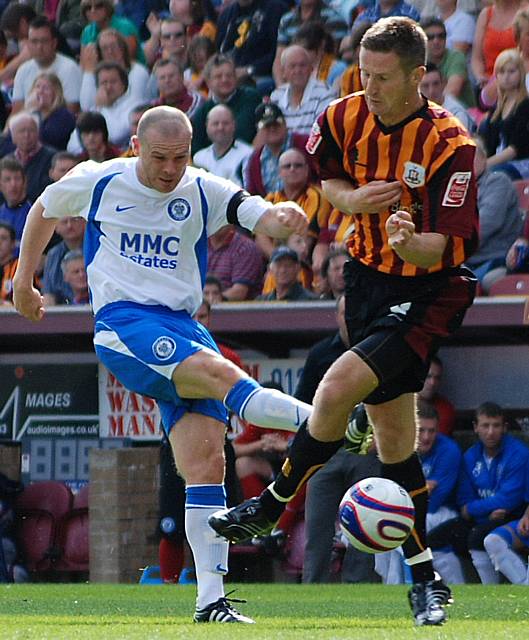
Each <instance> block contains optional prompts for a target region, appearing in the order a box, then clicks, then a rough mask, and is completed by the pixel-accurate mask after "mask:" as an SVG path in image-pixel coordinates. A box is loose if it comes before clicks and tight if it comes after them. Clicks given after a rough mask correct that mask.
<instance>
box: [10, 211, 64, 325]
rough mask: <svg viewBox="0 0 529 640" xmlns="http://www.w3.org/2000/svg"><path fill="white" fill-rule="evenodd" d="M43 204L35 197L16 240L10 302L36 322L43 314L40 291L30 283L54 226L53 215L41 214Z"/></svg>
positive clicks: (55, 221) (22, 313)
mask: <svg viewBox="0 0 529 640" xmlns="http://www.w3.org/2000/svg"><path fill="white" fill-rule="evenodd" d="M43 212H44V207H43V206H42V204H41V203H40V201H39V200H37V201H36V202H35V204H34V205H33V206H32V207H31V209H30V212H29V214H28V217H27V219H26V224H25V225H24V232H23V234H22V240H21V243H20V256H19V259H18V267H17V271H16V274H15V277H14V278H13V303H14V305H15V308H16V310H17V311H18V312H19V313H20V314H21V315H23V316H24V317H25V318H27V319H28V320H32V321H33V322H37V321H38V320H41V319H42V316H43V315H44V305H43V301H42V296H41V295H40V292H39V291H38V290H37V289H36V288H35V287H34V285H33V278H34V274H35V270H36V269H37V267H38V264H39V261H40V257H41V256H42V253H43V251H44V249H45V248H46V245H47V244H48V242H49V241H50V238H51V236H52V235H53V230H54V229H55V224H56V223H57V220H56V219H53V218H43V217H42V214H43Z"/></svg>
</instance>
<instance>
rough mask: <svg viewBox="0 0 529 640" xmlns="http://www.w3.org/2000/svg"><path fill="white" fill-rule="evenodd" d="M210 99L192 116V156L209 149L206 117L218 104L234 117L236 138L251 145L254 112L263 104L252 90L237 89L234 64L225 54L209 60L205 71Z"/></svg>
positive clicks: (253, 134)
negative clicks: (229, 110) (205, 148)
mask: <svg viewBox="0 0 529 640" xmlns="http://www.w3.org/2000/svg"><path fill="white" fill-rule="evenodd" d="M204 76H205V78H206V82H207V83H208V87H209V91H210V97H209V99H208V100H206V102H205V103H204V104H203V105H202V106H201V107H200V108H199V109H198V111H197V112H196V113H195V116H194V117H193V141H192V153H193V155H195V153H196V152H197V151H200V149H203V148H204V147H207V146H208V137H207V134H206V117H207V115H208V113H209V112H210V111H211V109H213V107H214V106H215V105H216V104H219V103H221V104H225V105H226V106H228V107H229V108H230V109H231V110H232V111H233V113H234V114H235V120H236V123H237V128H236V130H235V137H236V138H237V139H239V140H244V141H245V142H247V143H248V144H251V143H252V142H253V139H254V136H255V132H256V129H255V110H256V108H257V106H258V105H259V104H260V102H261V96H260V95H259V93H258V92H257V91H256V90H255V89H253V88H252V87H245V86H241V87H237V76H236V74H235V63H234V62H233V60H232V59H231V58H230V57H229V56H227V55H223V54H216V55H214V56H213V57H212V58H210V59H209V60H208V63H207V64H206V68H205V70H204Z"/></svg>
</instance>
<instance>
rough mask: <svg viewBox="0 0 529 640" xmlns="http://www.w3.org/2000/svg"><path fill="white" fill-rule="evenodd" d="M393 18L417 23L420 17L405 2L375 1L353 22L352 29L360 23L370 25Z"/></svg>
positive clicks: (414, 9) (396, 0) (399, 0)
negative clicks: (409, 19)
mask: <svg viewBox="0 0 529 640" xmlns="http://www.w3.org/2000/svg"><path fill="white" fill-rule="evenodd" d="M394 16H404V17H405V18H411V19H412V20H415V22H419V20H420V19H421V16H420V14H419V12H418V11H417V9H416V8H415V7H414V6H413V5H411V4H408V3H407V2H405V1H404V0H375V3H374V4H373V5H372V6H370V7H368V8H367V9H365V11H363V12H362V13H361V14H360V15H359V16H358V17H357V18H356V20H355V21H354V23H353V27H356V26H357V25H359V24H360V23H361V22H369V23H371V24H373V23H375V22H377V21H378V20H380V18H391V17H394Z"/></svg>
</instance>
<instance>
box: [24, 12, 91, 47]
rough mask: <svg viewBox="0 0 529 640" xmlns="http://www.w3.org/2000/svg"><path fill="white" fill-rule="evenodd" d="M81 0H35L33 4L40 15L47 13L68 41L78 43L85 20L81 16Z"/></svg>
mask: <svg viewBox="0 0 529 640" xmlns="http://www.w3.org/2000/svg"><path fill="white" fill-rule="evenodd" d="M80 4H81V3H80V2H79V0H34V2H33V6H34V8H35V11H36V12H37V14H39V15H45V16H46V17H47V18H48V19H49V20H50V22H52V23H53V24H54V25H55V27H56V28H57V30H58V31H59V33H61V34H62V35H63V36H64V37H65V38H66V39H67V40H68V41H70V42H72V43H74V42H75V44H76V45H77V46H76V50H77V51H78V50H79V38H80V36H81V31H82V29H83V24H84V21H83V19H82V16H81V6H80Z"/></svg>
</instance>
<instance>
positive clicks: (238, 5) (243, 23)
mask: <svg viewBox="0 0 529 640" xmlns="http://www.w3.org/2000/svg"><path fill="white" fill-rule="evenodd" d="M285 8H286V7H285V5H284V4H283V3H282V2H281V1H280V0H235V1H234V2H232V3H231V4H229V5H228V6H227V7H226V8H225V9H224V11H222V13H221V14H220V16H219V21H218V25H217V27H218V31H217V39H216V45H217V49H218V50H219V52H220V53H223V54H226V55H228V56H231V57H232V58H233V62H234V64H235V73H236V76H237V79H238V80H239V82H241V81H246V80H248V79H251V80H253V81H255V84H256V86H257V89H258V90H259V91H260V93H261V94H262V95H266V94H267V93H270V90H271V89H272V88H273V86H274V82H273V80H272V64H273V62H274V56H275V52H276V42H277V29H278V26H279V21H280V19H281V16H282V15H283V13H284V12H285Z"/></svg>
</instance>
